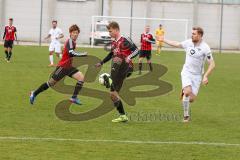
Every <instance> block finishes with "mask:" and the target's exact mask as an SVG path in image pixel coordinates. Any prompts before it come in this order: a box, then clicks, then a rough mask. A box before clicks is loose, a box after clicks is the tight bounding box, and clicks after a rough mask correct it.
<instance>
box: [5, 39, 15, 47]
mask: <svg viewBox="0 0 240 160" xmlns="http://www.w3.org/2000/svg"><path fill="white" fill-rule="evenodd" d="M4 48H13V41H12V40H5V41H4Z"/></svg>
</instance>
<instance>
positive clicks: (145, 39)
mask: <svg viewBox="0 0 240 160" xmlns="http://www.w3.org/2000/svg"><path fill="white" fill-rule="evenodd" d="M154 41H155V40H154V38H153V35H152V34H150V33H143V34H141V50H143V51H150V50H152V43H154Z"/></svg>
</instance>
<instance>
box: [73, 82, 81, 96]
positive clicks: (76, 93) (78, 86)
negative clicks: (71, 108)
mask: <svg viewBox="0 0 240 160" xmlns="http://www.w3.org/2000/svg"><path fill="white" fill-rule="evenodd" d="M83 83H84V82H83V81H78V82H77V84H76V86H75V89H74V92H73V96H72V98H77V95H78V93H79V92H80V90H81V89H82V86H83Z"/></svg>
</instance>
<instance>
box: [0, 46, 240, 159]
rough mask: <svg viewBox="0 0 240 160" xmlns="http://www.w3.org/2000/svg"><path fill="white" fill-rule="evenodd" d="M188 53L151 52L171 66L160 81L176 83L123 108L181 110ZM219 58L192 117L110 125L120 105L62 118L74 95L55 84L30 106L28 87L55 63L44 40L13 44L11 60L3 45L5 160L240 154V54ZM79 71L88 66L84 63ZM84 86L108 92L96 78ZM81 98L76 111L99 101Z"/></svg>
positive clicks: (1, 146) (0, 154) (1, 135)
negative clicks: (61, 109) (60, 106)
mask: <svg viewBox="0 0 240 160" xmlns="http://www.w3.org/2000/svg"><path fill="white" fill-rule="evenodd" d="M0 50H1V51H2V50H3V48H2V47H0ZM80 50H86V51H88V52H89V54H90V55H95V56H97V57H100V58H103V57H104V56H105V55H106V52H105V51H104V50H103V49H80ZM184 56H185V55H184V54H183V53H182V52H166V51H164V52H163V53H162V54H161V55H160V56H155V55H154V56H153V61H154V62H155V63H160V64H162V65H164V66H166V67H167V68H168V72H167V73H166V74H165V75H164V76H162V77H161V80H164V81H167V82H169V83H171V84H172V85H173V90H172V91H171V92H169V93H168V94H165V95H163V96H158V97H153V98H147V97H146V98H138V99H137V103H136V105H135V106H128V105H126V103H125V109H126V111H127V112H128V113H129V114H134V113H155V112H159V111H160V112H161V113H166V114H168V113H173V114H182V108H181V106H180V101H179V91H180V88H181V81H180V71H181V68H182V65H183V63H184ZM214 58H215V61H216V70H215V71H214V73H213V75H212V76H211V77H210V83H209V85H208V86H207V87H204V86H202V87H201V89H200V93H199V96H198V99H197V101H196V102H195V103H194V104H192V105H191V106H192V121H191V122H190V123H189V124H183V123H181V122H180V121H179V120H167V119H161V120H152V121H144V120H139V121H136V120H135V121H134V120H133V121H129V122H128V123H121V124H113V123H112V122H111V120H112V119H113V118H115V117H116V111H115V110H113V111H111V112H110V113H108V114H106V115H103V116H101V117H99V118H97V119H93V120H90V121H85V122H80V121H75V122H71V121H63V120H60V119H59V118H57V117H56V114H55V106H56V104H57V103H58V102H60V101H62V100H65V99H67V98H68V97H69V96H70V95H65V94H61V93H58V92H56V91H54V90H52V89H49V90H48V91H46V92H44V93H43V94H41V95H40V96H39V97H38V98H37V101H36V103H35V104H34V105H33V106H31V105H30V104H29V97H28V96H29V92H30V91H31V90H33V89H35V88H37V87H38V86H39V85H40V84H41V83H43V82H45V81H46V80H47V79H48V77H49V74H50V73H51V72H52V71H53V69H54V68H49V67H47V65H48V49H47V47H27V46H16V47H15V48H14V55H13V60H12V62H11V63H6V62H5V61H4V53H3V52H2V54H1V60H0V91H1V96H0V160H15V159H17V160H28V159H31V160H43V159H44V160H45V159H47V160H66V159H68V160H79V159H80V160H142V159H144V160H145V159H146V160H182V159H185V160H237V159H240V107H239V104H240V103H239V92H240V85H239V82H240V75H239V70H240V65H239V60H240V55H238V54H221V55H219V54H214ZM55 60H57V58H55ZM109 66H110V63H108V64H107V65H105V66H104V67H103V70H102V71H101V73H103V72H108V71H109ZM80 70H81V68H80ZM82 70H83V72H85V70H86V68H82ZM134 74H135V75H134V76H136V73H134ZM67 83H69V84H72V85H73V84H75V81H74V80H71V79H70V78H68V79H67ZM85 86H86V87H89V88H95V89H97V90H102V91H107V90H106V88H104V87H103V86H100V85H99V84H98V83H97V80H96V81H95V82H94V83H86V84H85ZM147 88H148V87H140V89H144V90H145V89H147ZM80 98H81V100H82V101H83V103H84V105H83V106H81V107H79V106H76V105H72V106H71V111H72V112H74V113H80V112H84V111H87V110H91V109H93V108H95V107H96V106H97V105H99V104H100V102H101V100H99V99H95V98H89V97H86V96H80ZM11 137H12V138H11ZM24 137H25V138H24ZM23 138H24V139H23ZM231 144H236V145H231Z"/></svg>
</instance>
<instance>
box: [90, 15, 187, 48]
mask: <svg viewBox="0 0 240 160" xmlns="http://www.w3.org/2000/svg"><path fill="white" fill-rule="evenodd" d="M110 21H116V22H118V23H119V25H120V30H121V34H122V35H124V36H128V37H130V38H131V39H132V40H133V42H134V43H135V44H137V45H138V46H139V45H140V36H141V34H142V33H143V32H144V28H145V26H146V25H149V26H150V32H151V33H152V34H153V36H154V37H155V30H156V29H157V28H159V24H162V27H163V29H164V30H165V38H166V39H171V40H175V41H183V40H185V39H187V38H188V28H189V26H188V25H189V21H188V19H161V18H141V17H114V16H92V24H91V25H92V26H91V37H90V44H91V46H92V47H93V46H95V45H100V44H106V43H108V42H109V41H110V37H109V34H108V32H107V29H106V25H107V24H108V23H109V22H110Z"/></svg>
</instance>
